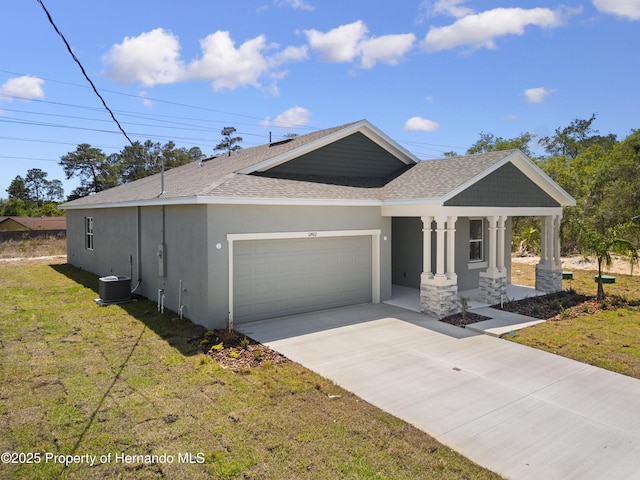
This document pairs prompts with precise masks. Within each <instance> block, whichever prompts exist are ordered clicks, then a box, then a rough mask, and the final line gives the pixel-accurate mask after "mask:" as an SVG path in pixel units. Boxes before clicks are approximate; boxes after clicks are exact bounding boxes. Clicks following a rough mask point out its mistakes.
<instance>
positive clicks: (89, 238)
mask: <svg viewBox="0 0 640 480" xmlns="http://www.w3.org/2000/svg"><path fill="white" fill-rule="evenodd" d="M84 246H85V248H86V249H87V250H93V217H84Z"/></svg>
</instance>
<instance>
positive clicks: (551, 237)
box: [536, 214, 562, 293]
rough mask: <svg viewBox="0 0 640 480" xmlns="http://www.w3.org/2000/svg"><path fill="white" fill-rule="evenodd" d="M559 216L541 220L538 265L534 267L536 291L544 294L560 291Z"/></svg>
mask: <svg viewBox="0 0 640 480" xmlns="http://www.w3.org/2000/svg"><path fill="white" fill-rule="evenodd" d="M561 218H562V215H561V214H558V215H547V216H545V217H543V218H541V222H540V223H541V227H542V228H541V229H540V236H541V238H540V240H541V241H540V243H541V253H540V263H538V264H537V265H536V290H539V291H541V292H545V293H553V292H559V291H560V290H562V263H561V261H560V219H561Z"/></svg>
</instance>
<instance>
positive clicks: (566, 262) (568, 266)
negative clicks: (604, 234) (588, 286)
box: [511, 255, 640, 275]
mask: <svg viewBox="0 0 640 480" xmlns="http://www.w3.org/2000/svg"><path fill="white" fill-rule="evenodd" d="M611 260H612V262H611V266H609V267H607V266H605V265H603V266H602V271H603V273H604V274H609V273H613V274H619V275H633V274H634V273H635V274H636V275H637V274H639V273H640V268H639V267H638V264H637V263H636V264H635V265H633V270H632V269H631V263H630V262H629V260H628V259H626V258H624V257H619V256H616V255H613V256H612V257H611ZM560 261H561V262H562V269H563V270H568V271H571V270H594V271H597V270H598V262H597V260H596V259H595V258H589V257H584V256H581V255H575V256H572V257H562V258H561V259H560ZM511 262H512V263H514V264H517V263H524V264H527V265H535V264H537V263H539V262H540V257H537V256H525V257H518V256H515V255H514V256H512V257H511Z"/></svg>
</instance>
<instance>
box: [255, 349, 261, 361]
mask: <svg viewBox="0 0 640 480" xmlns="http://www.w3.org/2000/svg"><path fill="white" fill-rule="evenodd" d="M253 359H254V360H255V361H256V362H260V361H261V360H262V350H254V352H253Z"/></svg>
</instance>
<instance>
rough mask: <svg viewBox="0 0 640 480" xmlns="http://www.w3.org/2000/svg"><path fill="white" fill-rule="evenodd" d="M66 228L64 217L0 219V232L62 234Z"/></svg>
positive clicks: (10, 217)
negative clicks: (44, 231)
mask: <svg viewBox="0 0 640 480" xmlns="http://www.w3.org/2000/svg"><path fill="white" fill-rule="evenodd" d="M66 228H67V219H66V218H65V217H15V216H9V217H0V232H26V231H30V230H32V231H39V230H46V231H49V232H64V231H65V230H66Z"/></svg>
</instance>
